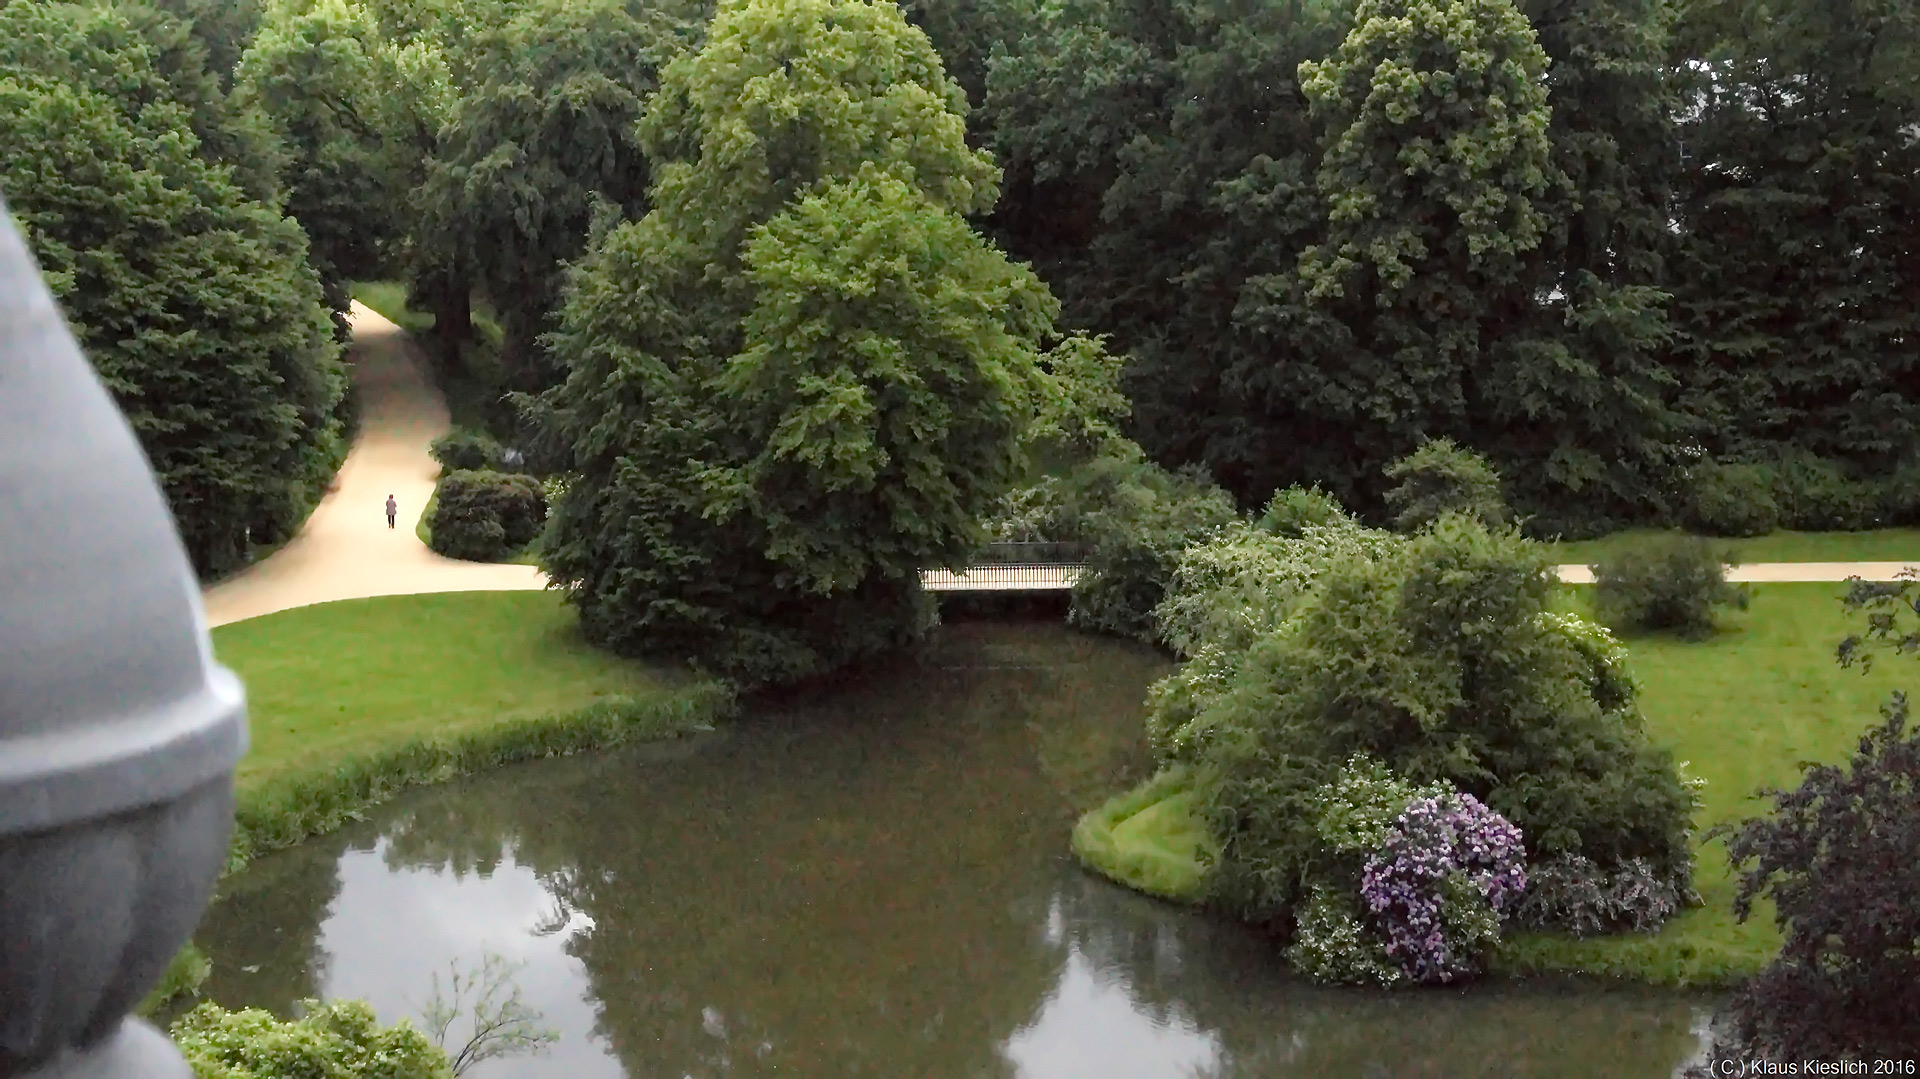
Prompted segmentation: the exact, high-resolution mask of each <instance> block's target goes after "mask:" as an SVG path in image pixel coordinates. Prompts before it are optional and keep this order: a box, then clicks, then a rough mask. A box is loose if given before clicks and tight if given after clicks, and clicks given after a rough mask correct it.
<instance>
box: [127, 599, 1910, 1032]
mask: <svg viewBox="0 0 1920 1079" xmlns="http://www.w3.org/2000/svg"><path fill="white" fill-rule="evenodd" d="M1840 591H1841V586H1838V585H1833V584H1826V583H1819V584H1769V585H1759V586H1755V588H1754V593H1755V598H1754V602H1753V604H1752V607H1751V608H1750V609H1749V610H1748V611H1746V612H1742V613H1739V614H1737V615H1734V616H1732V617H1730V618H1729V619H1728V620H1727V622H1726V624H1725V625H1724V626H1723V628H1722V629H1721V631H1720V632H1719V633H1718V634H1716V635H1715V637H1714V638H1712V639H1711V640H1708V641H1705V642H1700V643H1690V642H1685V641H1681V640H1679V639H1677V638H1670V637H1664V636H1650V637H1640V638H1634V639H1631V640H1630V641H1629V642H1628V644H1629V648H1630V651H1631V655H1632V659H1631V660H1630V662H1631V664H1632V667H1633V671H1634V673H1635V675H1636V677H1637V678H1638V679H1639V680H1640V682H1641V683H1642V686H1643V697H1642V701H1643V704H1644V706H1645V710H1646V715H1647V722H1648V725H1649V730H1650V732H1651V733H1653V735H1654V736H1655V738H1656V740H1657V741H1659V742H1661V743H1662V744H1665V745H1668V746H1671V747H1672V748H1673V749H1674V750H1675V752H1676V755H1677V756H1679V757H1680V758H1682V759H1687V760H1691V761H1693V762H1694V765H1693V767H1694V768H1695V770H1696V771H1697V772H1698V773H1699V774H1700V775H1702V776H1704V777H1705V778H1706V779H1707V781H1708V782H1707V788H1706V792H1705V796H1706V805H1705V807H1704V808H1703V810H1702V811H1701V813H1700V816H1699V819H1698V821H1697V824H1698V826H1699V831H1700V832H1701V833H1703V834H1704V832H1705V831H1706V829H1708V828H1710V827H1711V826H1712V825H1714V824H1718V823H1721V822H1723V821H1728V820H1733V819H1737V818H1739V817H1741V816H1744V815H1746V814H1748V813H1751V812H1754V811H1756V810H1757V809H1759V808H1760V806H1761V803H1760V802H1759V801H1758V800H1757V799H1755V798H1754V797H1752V796H1753V795H1754V794H1755V793H1756V792H1757V791H1758V790H1759V789H1760V788H1762V787H1765V786H1769V785H1788V784H1791V783H1792V782H1793V781H1794V780H1795V779H1796V778H1797V774H1798V772H1797V768H1796V762H1797V761H1799V760H1803V759H1836V758H1837V757H1838V756H1841V755H1844V753H1845V751H1846V748H1847V746H1848V745H1850V744H1851V742H1852V740H1853V739H1854V738H1855V736H1856V734H1857V731H1856V729H1855V728H1857V727H1859V726H1860V725H1861V724H1862V723H1864V722H1865V720H1864V719H1863V718H1862V717H1866V716H1869V715H1871V714H1872V712H1873V709H1874V708H1875V707H1877V705H1878V702H1880V701H1881V700H1884V699H1885V697H1886V695H1887V694H1888V693H1889V692H1891V691H1892V690H1893V689H1894V688H1896V687H1897V684H1898V680H1899V678H1900V676H1901V674H1902V673H1903V670H1902V668H1901V667H1900V666H1898V665H1893V664H1889V665H1886V666H1884V667H1883V668H1881V669H1879V670H1877V671H1876V672H1874V673H1872V674H1869V675H1864V676H1863V675H1862V674H1860V673H1859V672H1857V671H1843V670H1841V669H1840V668H1838V667H1837V666H1834V665H1831V664H1829V663H1827V662H1825V658H1826V651H1827V648H1826V642H1827V641H1828V640H1829V639H1834V640H1837V639H1838V638H1839V637H1840V636H1842V635H1844V632H1845V629H1846V625H1847V623H1846V616H1845V613H1844V612H1843V611H1842V610H1841V608H1840V604H1839V603H1838V600H1837V596H1838V595H1839V594H1840ZM1589 593H1590V589H1589V588H1586V587H1582V586H1568V587H1567V588H1566V589H1565V591H1564V592H1563V593H1562V594H1563V596H1565V597H1566V599H1567V607H1568V608H1569V609H1570V610H1580V609H1584V608H1585V606H1586V605H1587V596H1588V594H1589ZM455 626H458V627H459V628H458V629H457V630H456V629H454V627H455ZM214 639H215V647H216V651H217V653H218V655H219V656H220V659H221V661H222V662H224V663H228V664H229V665H232V666H234V667H235V669H236V670H239V671H240V672H241V673H242V675H243V677H246V678H247V680H248V684H249V707H250V712H251V715H252V725H253V730H254V743H253V750H252V751H251V752H250V753H249V756H248V758H247V760H246V761H245V762H244V763H243V765H242V768H241V769H240V772H239V774H238V776H237V777H236V798H237V811H236V814H235V830H234V837H233V840H232V845H231V854H230V857H229V862H228V866H227V868H226V871H225V873H223V877H222V879H223V880H224V879H225V878H226V876H229V875H231V874H233V873H237V872H239V871H240V870H242V869H243V868H244V867H245V866H246V864H247V862H248V861H249V860H250V859H252V858H253V857H256V856H258V855H260V854H264V853H267V852H269V851H272V850H277V849H282V848H285V847H289V846H292V845H294V844H297V843H299V842H301V841H303V840H305V839H308V838H312V837H314V836H318V835H323V834H326V833H327V832H330V831H333V830H335V829H337V828H339V827H342V826H344V825H346V824H348V823H350V822H352V821H354V820H357V819H359V818H360V816H361V815H362V814H363V813H364V812H365V810H367V809H369V808H371V807H372V806H374V805H377V804H379V803H380V802H383V801H386V800H387V799H389V798H392V797H393V796H395V795H397V794H400V793H401V792H403V791H406V790H408V789H410V788H414V787H418V786H425V785H428V784H433V783H439V782H444V781H447V780H450V779H454V778H457V777H460V776H466V775H472V774H475V773H478V772H483V771H486V770H488V769H491V768H496V767H500V766H502V765H506V764H509V763H514V762H519V761H527V760H535V759H540V758H546V757H555V756H563V755H567V754H572V753H579V752H589V751H594V750H601V749H610V748H614V747H616V746H620V745H624V744H627V743H630V742H635V741H643V740H656V739H659V740H664V739H671V738H676V737H682V736H686V735H689V734H693V733H697V732H700V731H705V730H711V729H713V727H714V725H715V724H716V723H718V722H721V721H723V720H724V719H726V718H727V717H729V716H730V715H732V714H733V713H734V712H735V710H736V709H737V707H738V701H737V699H736V697H735V696H734V695H733V694H732V693H731V692H729V691H728V690H727V689H726V688H725V687H724V686H722V685H720V684H718V683H713V682H703V681H697V680H694V679H692V678H690V677H688V676H685V675H683V674H680V673H679V672H663V671H660V670H657V669H653V668H648V667H646V666H644V665H641V664H636V663H632V662H630V661H626V660H620V659H617V658H616V657H613V656H610V655H607V654H604V653H600V652H598V651H597V650H594V649H592V648H590V646H587V645H586V644H585V643H584V642H583V641H580V640H578V639H577V630H574V629H573V627H572V626H571V625H570V621H569V620H568V619H567V617H566V615H565V612H564V610H563V609H562V607H561V605H560V603H559V601H558V598H557V597H555V596H553V595H552V594H550V593H451V594H443V595H427V596H393V597H382V598H379V599H374V600H349V601H343V602H340V603H332V604H323V605H319V606H316V607H309V608H298V609H295V610H293V611H286V612H281V613H279V614H276V615H269V616H265V617H263V618H260V619H253V620H249V621H248V622H242V623H236V624H234V625H233V626H227V627H221V628H219V629H217V630H215V631H214ZM327 642H337V643H335V644H333V645H331V646H329V644H328V643H327ZM409 642H411V643H409ZM1115 643H1116V644H1117V643H1119V642H1115ZM329 647H331V648H332V651H329ZM396 650H397V651H396ZM428 653H432V654H440V655H449V654H450V655H456V656H465V657H469V658H470V659H471V658H474V657H482V656H491V657H493V662H491V663H487V664H484V666H488V667H491V668H492V669H493V670H492V673H490V674H482V673H480V672H478V671H476V670H442V671H434V670H432V669H430V667H428V666H425V665H423V656H424V655H426V654H428ZM276 655H278V656H282V657H295V658H292V659H281V660H276V659H274V658H273V657H274V656H276ZM453 666H458V664H454V665H453ZM408 668H411V673H405V672H407V670H408ZM536 671H543V672H544V674H543V675H542V676H541V677H531V676H532V675H533V673H534V672H536ZM321 672H325V673H324V674H322V673H321ZM316 682H318V683H320V684H319V685H317V686H316ZM326 683H333V684H332V685H328V684H326ZM509 683H514V684H517V686H518V688H519V690H520V691H521V694H520V696H519V697H515V696H513V695H506V696H503V695H502V687H503V686H505V685H507V684H509ZM543 685H544V686H546V687H549V689H550V690H555V691H554V692H546V693H542V692H539V687H541V686H543ZM351 686H358V687H362V688H361V689H359V690H358V691H352V690H350V689H349V687H351ZM442 686H461V687H462V692H461V693H460V694H459V695H448V694H443V693H440V692H438V690H439V688H440V687H442ZM383 687H384V688H383ZM303 701H307V702H315V701H317V702H327V705H328V706H330V707H326V706H322V705H318V704H309V705H302V704H301V703H300V702H303ZM383 708H384V709H390V710H391V711H389V712H388V713H387V715H388V718H385V719H379V720H371V721H370V720H369V717H371V716H375V715H378V714H379V713H380V712H381V710H382V709H383ZM1142 708H1144V704H1143V705H1142ZM487 709H502V710H501V711H499V712H498V713H497V714H489V713H488V712H487V711H486V710H487ZM327 711H331V712H332V715H321V714H320V713H322V712H327ZM349 711H351V712H353V713H354V715H355V717H356V718H355V719H354V720H353V721H350V722H349V723H348V724H346V727H347V728H348V729H347V730H345V731H339V730H337V727H338V726H339V722H338V717H339V716H340V715H341V714H342V713H344V712H349ZM397 716H407V717H410V718H408V719H404V720H403V719H398V718H393V717H397ZM326 732H332V736H331V737H329V736H328V734H327V733H326ZM349 745H351V746H355V747H358V748H352V749H348V748H347V746H349ZM1192 790H1193V783H1192V776H1191V774H1190V773H1189V772H1188V771H1186V770H1184V769H1174V770H1169V771H1167V772H1163V773H1161V774H1159V775H1156V776H1154V777H1153V778H1151V779H1149V780H1147V781H1146V782H1145V783H1143V784H1141V785H1139V786H1137V787H1134V788H1132V789H1130V790H1125V791H1122V792H1120V793H1118V794H1115V795H1114V796H1113V797H1111V798H1109V799H1107V800H1106V801H1105V802H1104V803H1103V804H1101V805H1099V806H1097V807H1096V808H1095V809H1093V810H1092V811H1090V812H1088V813H1087V814H1085V815H1084V816H1083V817H1082V818H1081V819H1080V821H1079V823H1078V824H1077V825H1076V826H1075V828H1074V829H1073V833H1072V837H1071V846H1072V850H1073V852H1074V854H1075V855H1076V856H1077V857H1078V859H1079V860H1080V861H1081V863H1082V864H1083V865H1084V866H1086V867H1087V868H1088V869H1089V870H1090V871H1092V872H1095V873H1097V874H1099V875H1101V876H1103V877H1105V878H1107V879H1110V880H1113V881H1115V882H1117V883H1119V884H1122V885H1124V886H1126V887H1129V888H1133V889H1134V890H1137V891H1140V892H1142V893H1144V894H1148V895H1152V896H1155V897H1157V898H1160V899H1163V900H1167V901H1170V902H1175V903H1179V904H1182V905H1187V906H1195V907H1199V906H1204V905H1205V871H1206V868H1207V866H1209V865H1210V864H1211V862H1212V861H1213V859H1214V858H1215V857H1216V856H1217V850H1216V849H1215V844H1214V842H1213V840H1212V838H1211V837H1210V836H1208V835H1207V833H1206V830H1205V828H1204V827H1202V826H1201V825H1200V824H1199V822H1197V821H1196V820H1195V818H1194V815H1193V807H1192ZM1698 851H1699V869H1698V875H1697V878H1696V881H1697V884H1698V886H1699V889H1700V892H1701V895H1702V898H1703V900H1704V902H1703V904H1702V906H1700V907H1697V908H1694V909H1691V910H1688V911H1686V912H1684V913H1682V914H1681V915H1680V916H1678V917H1676V918H1675V919H1673V921H1672V922H1670V923H1669V924H1668V925H1667V926H1665V927H1664V928H1663V929H1662V930H1661V931H1659V932H1657V933H1653V934H1648V935H1637V934H1624V935H1613V936H1601V937H1591V938H1587V939H1584V940H1576V939H1573V938H1570V937H1564V936H1558V935H1550V934H1540V933H1526V932H1514V933H1511V934H1509V935H1508V936H1507V937H1506V938H1505V939H1504V940H1503V941H1502V943H1501V945H1500V947H1499V949H1498V951H1497V952H1496V953H1495V955H1494V957H1493V963H1492V965H1491V972H1492V973H1495V974H1499V975H1506V976H1527V975H1568V974H1571V975H1580V976H1590V977H1600V978H1615V979H1623V980H1630V981H1634V982H1640V983H1645V984H1650V985H1655V986H1666V987H1676V988H1681V987H1684V988H1711V989H1719V988H1725V987H1728V986H1730V985H1733V984H1735V983H1737V982H1738V981H1739V980H1740V979H1742V978H1744V977H1746V976H1749V975H1751V974H1753V973H1755V972H1757V971H1759V970H1760V969H1762V968H1763V967H1764V966H1765V965H1766V963H1767V962H1768V961H1769V960H1770V959H1771V958H1772V956H1773V955H1774V954H1775V953H1776V952H1777V950H1778V947H1779V933H1778V931H1777V930H1776V929H1775V927H1774V925H1773V923H1772V910H1771V907H1770V905H1767V904H1765V903H1763V904H1761V905H1760V907H1759V908H1758V909H1756V911H1755V914H1754V916H1753V917H1752V918H1751V919H1749V920H1748V921H1747V922H1746V923H1739V922H1736V921H1735V920H1734V919H1733V915H1732V911H1731V895H1732V889H1733V888H1734V886H1735V884H1736V882H1735V881H1734V880H1733V879H1732V878H1731V877H1730V876H1729V875H1728V873H1727V870H1726V860H1725V854H1724V851H1723V850H1722V849H1721V847H1720V845H1719V844H1718V843H1704V842H1703V843H1701V844H1700V846H1699V848H1698ZM207 967H208V965H207V961H206V959H205V957H204V956H203V955H201V954H200V953H199V952H198V950H197V949H195V948H194V947H193V946H191V945H189V946H188V948H187V949H186V950H184V951H183V952H182V953H181V955H180V956H179V957H177V958H176V959H175V961H174V963H173V965H172V967H171V968H170V969H169V970H168V972H167V975H166V977H165V978H164V979H163V980H162V982H161V984H160V985H159V986H158V987H157V988H156V989H155V991H154V992H153V994H151V995H150V996H149V998H148V999H147V1001H146V1002H145V1003H144V1004H143V1006H142V1011H143V1012H145V1013H151V1012H152V1011H154V1010H155V1009H157V1008H160V1007H163V1006H165V1005H166V1004H167V1003H168V1002H169V1001H170V1000H172V999H174V998H176V997H178V996H180V995H183V994H188V993H191V992H194V991H195V990H196V989H197V988H198V986H199V985H200V984H201V983H202V982H204V980H205V978H206V975H207Z"/></svg>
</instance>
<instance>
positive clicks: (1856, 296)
mask: <svg viewBox="0 0 1920 1079" xmlns="http://www.w3.org/2000/svg"><path fill="white" fill-rule="evenodd" d="M1683 32H1684V34H1685V37H1684V40H1683V42H1682V44H1683V46H1684V48H1685V51H1684V52H1683V53H1682V57H1683V60H1684V61H1685V62H1686V65H1687V66H1686V70H1687V71H1688V72H1689V73H1690V74H1691V75H1692V76H1693V78H1692V81H1691V87H1690V89H1691V92H1692V100H1691V101H1690V102H1689V104H1690V105H1691V106H1692V111H1693V113H1694V115H1693V116H1692V117H1691V119H1690V120H1689V122H1688V123H1687V124H1686V125H1685V130H1684V136H1685V139H1686V151H1687V161H1688V166H1687V168H1686V170H1685V172H1684V174H1683V184H1682V189H1681V195H1682V199H1681V211H1680V218H1681V224H1682V227H1683V229H1684V235H1685V240H1684V243H1683V244H1682V245H1681V256H1680V262H1679V265H1678V268H1677V272H1676V274H1675V277H1676V280H1677V281H1679V282H1681V283H1682V284H1681V286H1680V291H1679V304H1678V321H1679V324H1680V325H1681V327H1682V328H1683V329H1684V331H1685V335H1684V337H1683V339H1682V340H1681V341H1680V342H1679V344H1678V346H1677V347H1676V349H1675V350H1674V364H1675V367H1676V370H1677V371H1678V372H1679V374H1680V375H1681V377H1682V378H1683V380H1684V382H1685V385H1686V389H1687V394H1688V397H1687V403H1688V407H1689V409H1690V411H1693V412H1695V413H1697V414H1698V415H1700V416H1701V417H1703V419H1704V420H1705V421H1706V422H1705V423H1704V424H1703V427H1704V429H1705V431H1706V432H1707V434H1706V435H1705V442H1706V446H1707V448H1708V449H1710V450H1712V451H1714V452H1716V453H1719V454H1726V455H1733V456H1755V455H1766V454H1768V453H1770V452H1772V451H1773V450H1775V449H1777V448H1778V447H1781V446H1787V445H1791V446H1796V447H1799V448H1801V449H1805V450H1810V451H1812V452H1814V453H1816V454H1819V455H1821V456H1824V457H1830V458H1840V459H1842V460H1845V461H1848V462H1851V463H1852V464H1854V465H1855V466H1857V467H1859V468H1862V469H1866V470H1877V469H1882V468H1886V467H1888V466H1890V465H1892V464H1895V463H1897V462H1899V461H1900V460H1902V459H1903V458H1908V457H1911V455H1912V454H1913V453H1914V450H1915V447H1916V440H1917V439H1920V128H1916V126H1915V124H1916V117H1920V5H1916V4H1914V3H1913V2H1912V0H1769V2H1767V3H1764V4H1748V3H1733V2H1731V0H1706V2H1702V3H1699V4H1695V5H1693V6H1692V7H1691V8H1690V9H1689V12H1688V18H1687V20H1686V22H1685V23H1684V25H1683Z"/></svg>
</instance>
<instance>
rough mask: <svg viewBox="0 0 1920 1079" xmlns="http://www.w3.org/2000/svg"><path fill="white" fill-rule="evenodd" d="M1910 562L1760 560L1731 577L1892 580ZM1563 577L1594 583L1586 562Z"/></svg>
mask: <svg viewBox="0 0 1920 1079" xmlns="http://www.w3.org/2000/svg"><path fill="white" fill-rule="evenodd" d="M1909 566H1915V567H1920V558H1916V559H1914V560H1913V561H1912V562H1756V563H1754V564H1753V565H1750V566H1734V567H1733V568H1732V569H1730V570H1728V571H1727V580H1729V581H1752V582H1756V583H1758V582H1763V581H1844V580H1846V579H1847V578H1849V577H1859V578H1861V579H1862V580H1868V581H1891V580H1893V579H1894V577H1895V576H1896V575H1898V574H1899V572H1900V571H1901V570H1903V569H1906V568H1908V567H1909ZM1560 579H1561V580H1563V581H1566V582H1568V583H1569V584H1592V583H1593V570H1592V569H1590V568H1588V567H1586V566H1561V567H1560Z"/></svg>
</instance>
